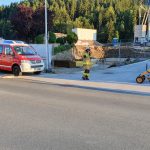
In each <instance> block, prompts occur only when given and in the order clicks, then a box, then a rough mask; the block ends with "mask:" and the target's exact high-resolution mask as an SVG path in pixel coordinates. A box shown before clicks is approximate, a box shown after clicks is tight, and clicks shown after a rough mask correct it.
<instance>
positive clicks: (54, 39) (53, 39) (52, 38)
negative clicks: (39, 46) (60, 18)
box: [48, 32, 56, 43]
mask: <svg viewBox="0 0 150 150" xmlns="http://www.w3.org/2000/svg"><path fill="white" fill-rule="evenodd" d="M48 41H49V43H56V35H55V34H54V33H53V32H49V40H48Z"/></svg>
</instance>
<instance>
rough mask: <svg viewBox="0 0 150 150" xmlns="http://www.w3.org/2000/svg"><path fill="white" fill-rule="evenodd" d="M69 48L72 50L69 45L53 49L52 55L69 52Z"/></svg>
mask: <svg viewBox="0 0 150 150" xmlns="http://www.w3.org/2000/svg"><path fill="white" fill-rule="evenodd" d="M71 48H72V46H71V45H60V46H58V47H55V48H54V54H57V53H61V52H64V51H67V50H70V49H71Z"/></svg>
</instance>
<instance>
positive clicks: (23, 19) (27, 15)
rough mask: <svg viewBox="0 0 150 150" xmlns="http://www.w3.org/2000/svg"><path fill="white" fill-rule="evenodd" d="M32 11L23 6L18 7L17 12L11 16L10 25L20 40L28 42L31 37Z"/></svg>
mask: <svg viewBox="0 0 150 150" xmlns="http://www.w3.org/2000/svg"><path fill="white" fill-rule="evenodd" d="M32 15H33V9H32V8H31V7H27V6H24V5H18V7H17V11H16V12H15V13H14V14H12V16H11V23H12V25H13V28H14V30H16V31H17V34H18V36H19V38H20V39H26V41H29V40H30V38H31V37H32V32H31V31H32V30H31V29H32V25H33V20H32Z"/></svg>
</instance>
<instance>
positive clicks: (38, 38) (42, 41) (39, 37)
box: [35, 34, 44, 44]
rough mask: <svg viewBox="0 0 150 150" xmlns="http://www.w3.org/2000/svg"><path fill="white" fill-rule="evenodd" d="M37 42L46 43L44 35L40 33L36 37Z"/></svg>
mask: <svg viewBox="0 0 150 150" xmlns="http://www.w3.org/2000/svg"><path fill="white" fill-rule="evenodd" d="M35 43H36V44H43V43H44V35H43V34H40V35H38V36H36V37H35Z"/></svg>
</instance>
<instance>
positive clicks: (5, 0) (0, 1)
mask: <svg viewBox="0 0 150 150" xmlns="http://www.w3.org/2000/svg"><path fill="white" fill-rule="evenodd" d="M19 1H20V0H0V6H1V5H10V3H13V2H19Z"/></svg>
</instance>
